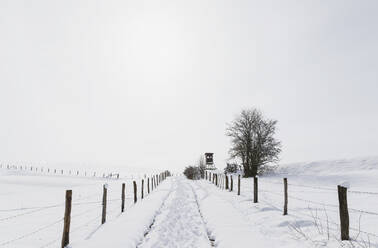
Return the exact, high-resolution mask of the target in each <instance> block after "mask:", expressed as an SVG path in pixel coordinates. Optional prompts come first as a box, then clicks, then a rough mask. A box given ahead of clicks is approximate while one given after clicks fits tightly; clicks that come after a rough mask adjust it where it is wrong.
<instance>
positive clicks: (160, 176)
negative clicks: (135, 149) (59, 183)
mask: <svg viewBox="0 0 378 248" xmlns="http://www.w3.org/2000/svg"><path fill="white" fill-rule="evenodd" d="M20 168H22V167H20ZM8 169H12V167H9V166H8ZM16 169H18V168H16ZM24 169H27V168H26V167H24ZM31 169H33V167H31ZM40 170H41V171H43V169H40ZM48 171H54V170H50V169H49V170H48ZM73 174H74V175H75V174H77V175H79V173H78V172H77V173H75V171H74V173H73ZM170 175H171V174H170V172H169V171H164V172H162V173H160V174H156V175H150V176H148V178H149V179H150V178H156V180H157V181H158V182H157V185H155V188H154V189H156V188H157V186H158V185H160V183H161V182H162V181H164V180H165V179H166V178H167V177H168V176H170ZM142 178H147V174H144V177H142ZM142 180H143V179H142ZM134 183H135V181H134ZM154 189H151V190H150V185H149V184H148V186H147V188H144V189H142V190H143V192H141V193H142V194H146V193H147V192H148V193H149V194H147V195H145V197H144V198H147V197H148V196H149V195H150V194H151V193H152V192H153V190H154ZM128 192H132V191H131V190H128ZM95 195H98V196H100V192H99V193H98V194H93V195H90V196H86V197H81V198H78V199H77V200H79V201H78V202H72V203H70V204H69V205H70V206H74V207H75V206H82V205H96V204H98V205H97V206H95V207H93V208H90V209H86V210H84V211H81V212H79V213H77V214H75V215H72V216H69V217H70V218H74V219H77V218H80V217H82V216H85V215H87V214H89V213H92V212H94V211H98V210H99V209H100V208H101V207H102V206H103V201H101V200H99V201H83V200H84V199H90V198H93V197H95ZM125 199H133V197H132V195H131V194H130V195H129V197H123V198H122V199H121V195H120V198H111V199H106V203H108V204H109V205H110V206H111V208H110V209H108V210H107V211H106V212H105V214H106V215H109V216H111V218H117V217H118V216H119V215H121V212H120V213H119V214H118V215H117V214H116V211H117V209H119V210H121V209H120V206H118V204H115V203H118V202H121V201H123V200H125ZM64 205H65V203H60V204H55V205H46V206H40V207H27V208H13V209H2V210H0V212H12V211H13V212H14V211H21V212H22V213H18V214H15V215H11V216H8V217H4V218H2V219H0V222H4V221H7V220H10V219H14V218H17V217H21V216H26V215H30V214H33V213H36V212H41V211H43V210H47V209H52V208H57V207H64ZM66 206H67V205H66ZM112 206H114V207H112ZM27 210H31V211H27ZM24 211H27V212H24ZM101 216H103V213H102V214H100V215H98V216H96V218H95V219H90V220H89V221H87V222H85V223H84V224H81V225H79V226H76V227H74V228H73V229H72V231H71V233H75V232H77V231H78V230H80V229H81V228H83V227H85V226H87V225H89V224H90V223H91V222H93V221H95V220H98V219H99V218H100V217H101ZM63 221H64V218H61V219H59V220H57V221H54V222H52V223H49V224H46V225H43V226H40V227H39V228H37V229H35V230H34V231H31V232H28V233H25V234H23V235H20V236H18V237H16V238H13V239H10V240H7V241H3V242H1V243H0V246H5V245H8V244H11V243H13V242H16V241H18V240H22V239H25V238H27V237H30V236H32V235H34V234H36V233H39V232H41V231H43V230H45V229H48V228H50V227H52V226H54V225H56V224H59V223H61V222H63ZM68 224H70V223H69V222H68ZM71 224H72V223H71ZM98 225H100V222H99V224H98ZM67 230H69V228H68V229H67ZM59 240H60V238H57V239H54V240H51V241H49V242H46V243H45V244H43V245H42V246H41V247H48V246H51V245H53V244H55V243H56V242H58V241H59Z"/></svg>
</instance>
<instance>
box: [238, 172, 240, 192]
mask: <svg viewBox="0 0 378 248" xmlns="http://www.w3.org/2000/svg"><path fill="white" fill-rule="evenodd" d="M238 195H240V175H238Z"/></svg>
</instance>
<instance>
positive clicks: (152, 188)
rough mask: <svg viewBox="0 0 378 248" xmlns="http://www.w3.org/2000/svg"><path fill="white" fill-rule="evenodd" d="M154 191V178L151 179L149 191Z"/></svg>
mask: <svg viewBox="0 0 378 248" xmlns="http://www.w3.org/2000/svg"><path fill="white" fill-rule="evenodd" d="M153 190H154V177H151V191H153Z"/></svg>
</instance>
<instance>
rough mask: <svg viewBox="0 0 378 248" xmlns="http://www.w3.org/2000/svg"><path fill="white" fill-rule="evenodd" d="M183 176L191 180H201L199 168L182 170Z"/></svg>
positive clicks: (191, 167) (192, 167)
mask: <svg viewBox="0 0 378 248" xmlns="http://www.w3.org/2000/svg"><path fill="white" fill-rule="evenodd" d="M184 175H185V176H186V177H187V178H188V179H191V180H198V179H200V178H201V171H200V168H199V167H197V166H188V167H186V168H185V170H184Z"/></svg>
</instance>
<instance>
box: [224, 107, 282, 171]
mask: <svg viewBox="0 0 378 248" xmlns="http://www.w3.org/2000/svg"><path fill="white" fill-rule="evenodd" d="M276 124H277V121H276V120H269V119H265V118H264V117H263V115H262V113H261V112H260V111H259V110H257V109H249V110H243V111H242V112H241V113H240V115H239V116H238V117H237V118H236V119H235V120H234V121H233V122H232V123H230V124H229V125H228V128H227V130H226V135H227V136H229V137H231V144H232V147H231V149H230V150H229V153H230V156H231V158H233V159H235V158H237V159H240V160H241V162H242V165H243V168H244V176H245V177H253V176H256V175H257V173H258V169H259V168H260V167H261V166H263V165H266V164H268V163H272V162H277V161H278V155H279V153H280V152H281V142H279V141H278V140H276V139H275V138H274V137H273V136H274V134H275V131H276Z"/></svg>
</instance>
